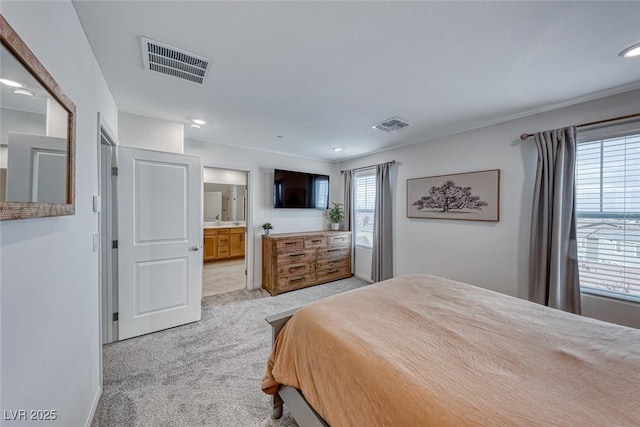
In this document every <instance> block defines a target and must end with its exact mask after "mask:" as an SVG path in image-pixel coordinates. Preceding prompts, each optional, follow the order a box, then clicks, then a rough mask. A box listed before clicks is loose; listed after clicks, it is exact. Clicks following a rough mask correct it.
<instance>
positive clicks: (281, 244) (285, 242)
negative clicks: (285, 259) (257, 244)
mask: <svg viewBox="0 0 640 427" xmlns="http://www.w3.org/2000/svg"><path fill="white" fill-rule="evenodd" d="M276 248H278V249H279V250H289V249H304V237H293V238H290V239H279V240H276Z"/></svg>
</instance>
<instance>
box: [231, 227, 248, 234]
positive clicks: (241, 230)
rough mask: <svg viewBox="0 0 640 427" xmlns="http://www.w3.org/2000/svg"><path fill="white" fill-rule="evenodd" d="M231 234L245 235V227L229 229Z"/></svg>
mask: <svg viewBox="0 0 640 427" xmlns="http://www.w3.org/2000/svg"><path fill="white" fill-rule="evenodd" d="M229 233H230V234H244V227H235V228H230V229H229Z"/></svg>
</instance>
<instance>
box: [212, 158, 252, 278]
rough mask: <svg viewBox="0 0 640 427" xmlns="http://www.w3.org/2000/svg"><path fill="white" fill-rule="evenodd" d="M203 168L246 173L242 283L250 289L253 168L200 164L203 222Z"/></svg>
mask: <svg viewBox="0 0 640 427" xmlns="http://www.w3.org/2000/svg"><path fill="white" fill-rule="evenodd" d="M204 168H213V169H226V170H230V171H238V172H244V173H246V174H247V190H246V194H247V201H246V206H245V209H246V212H247V217H246V218H245V239H244V240H245V248H244V257H245V267H246V270H247V274H246V283H245V284H244V287H245V289H248V290H251V289H254V287H253V258H254V250H253V248H254V243H255V239H254V236H253V233H251V235H249V230H253V202H252V201H251V197H252V196H253V185H252V181H253V175H254V173H253V169H243V168H234V167H229V166H225V165H219V164H214V163H203V164H202V176H201V178H200V181H201V182H202V191H201V192H200V193H201V197H202V199H203V200H202V209H203V211H202V218H203V220H202V221H203V222H204ZM203 277H204V272H203Z"/></svg>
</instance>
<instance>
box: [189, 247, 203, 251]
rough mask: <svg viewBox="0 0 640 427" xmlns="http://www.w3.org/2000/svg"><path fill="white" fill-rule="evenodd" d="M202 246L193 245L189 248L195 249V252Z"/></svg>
mask: <svg viewBox="0 0 640 427" xmlns="http://www.w3.org/2000/svg"><path fill="white" fill-rule="evenodd" d="M201 247H202V246H191V247H190V248H189V249H190V250H192V251H194V252H198V251H199V250H200V248H201Z"/></svg>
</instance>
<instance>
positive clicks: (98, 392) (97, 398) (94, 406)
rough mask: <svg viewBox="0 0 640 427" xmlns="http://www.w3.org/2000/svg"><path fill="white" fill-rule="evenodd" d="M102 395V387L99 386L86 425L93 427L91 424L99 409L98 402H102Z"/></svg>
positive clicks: (86, 426)
mask: <svg viewBox="0 0 640 427" xmlns="http://www.w3.org/2000/svg"><path fill="white" fill-rule="evenodd" d="M100 396H102V387H100V386H98V390H97V392H96V396H95V397H94V398H93V405H92V407H91V412H89V418H88V419H87V422H86V423H84V425H85V427H91V424H92V423H93V418H94V417H95V416H96V411H97V410H98V403H100Z"/></svg>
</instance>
